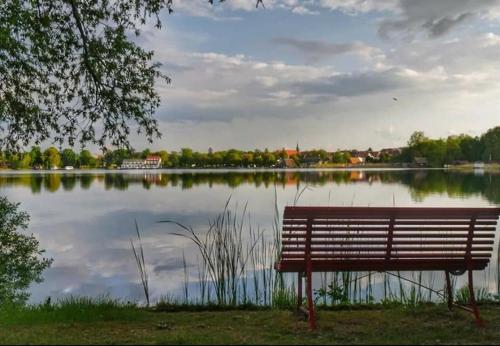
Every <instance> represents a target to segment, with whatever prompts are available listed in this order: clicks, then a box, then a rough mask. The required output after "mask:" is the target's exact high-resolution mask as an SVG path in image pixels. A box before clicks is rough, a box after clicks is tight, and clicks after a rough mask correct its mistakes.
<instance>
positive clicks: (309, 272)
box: [306, 267, 316, 330]
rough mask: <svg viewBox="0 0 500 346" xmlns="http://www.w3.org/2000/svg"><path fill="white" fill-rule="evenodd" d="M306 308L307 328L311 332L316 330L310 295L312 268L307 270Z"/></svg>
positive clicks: (312, 300) (311, 294)
mask: <svg viewBox="0 0 500 346" xmlns="http://www.w3.org/2000/svg"><path fill="white" fill-rule="evenodd" d="M307 269H308V270H307V273H306V274H307V287H306V290H307V308H308V310H309V327H310V328H311V330H315V329H316V312H315V311H314V299H313V293H312V270H311V269H312V268H310V267H309V268H307Z"/></svg>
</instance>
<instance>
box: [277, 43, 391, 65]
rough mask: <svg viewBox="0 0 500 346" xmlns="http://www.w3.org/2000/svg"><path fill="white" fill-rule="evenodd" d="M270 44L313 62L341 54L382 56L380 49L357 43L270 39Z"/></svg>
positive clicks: (368, 56) (366, 57) (365, 56)
mask: <svg viewBox="0 0 500 346" xmlns="http://www.w3.org/2000/svg"><path fill="white" fill-rule="evenodd" d="M272 43H274V44H278V45H282V46H287V47H290V48H293V49H295V50H297V51H299V52H300V53H302V54H304V55H305V56H307V57H309V58H311V59H313V60H318V59H320V58H326V57H332V56H335V55H341V54H355V55H358V56H361V57H363V58H365V59H370V58H376V56H377V55H379V56H381V55H383V53H382V51H381V50H380V49H378V48H375V47H372V46H369V45H367V44H365V43H363V42H359V41H354V42H347V43H332V42H327V41H320V40H303V39H296V38H287V37H279V38H274V39H272Z"/></svg>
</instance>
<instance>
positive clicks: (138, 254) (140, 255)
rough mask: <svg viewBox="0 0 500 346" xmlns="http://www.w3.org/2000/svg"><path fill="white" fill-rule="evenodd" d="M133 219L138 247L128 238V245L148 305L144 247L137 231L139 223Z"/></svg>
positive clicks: (147, 278) (147, 279)
mask: <svg viewBox="0 0 500 346" xmlns="http://www.w3.org/2000/svg"><path fill="white" fill-rule="evenodd" d="M134 221H135V231H136V234H137V239H138V242H139V245H138V247H137V248H136V246H135V245H134V241H133V240H132V239H130V245H131V246H132V252H133V253H134V258H135V262H136V263H137V269H138V270H139V275H140V276H141V284H142V288H143V291H144V296H145V297H146V304H147V306H148V307H149V277H148V271H147V268H146V260H145V259H144V248H143V246H142V239H141V232H140V231H139V225H138V224H137V220H134Z"/></svg>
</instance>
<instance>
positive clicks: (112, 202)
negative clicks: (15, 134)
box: [0, 170, 500, 301]
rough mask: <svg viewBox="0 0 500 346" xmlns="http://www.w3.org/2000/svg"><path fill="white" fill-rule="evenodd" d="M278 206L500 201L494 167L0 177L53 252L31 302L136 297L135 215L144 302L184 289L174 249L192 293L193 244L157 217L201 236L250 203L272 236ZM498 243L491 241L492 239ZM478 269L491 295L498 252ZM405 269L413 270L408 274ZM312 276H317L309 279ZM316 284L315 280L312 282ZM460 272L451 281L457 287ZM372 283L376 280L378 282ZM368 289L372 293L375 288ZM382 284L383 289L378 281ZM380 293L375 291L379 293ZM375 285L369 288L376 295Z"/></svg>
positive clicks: (433, 280)
mask: <svg viewBox="0 0 500 346" xmlns="http://www.w3.org/2000/svg"><path fill="white" fill-rule="evenodd" d="M275 186H276V192H277V198H278V201H277V205H278V210H279V212H280V213H281V212H282V211H283V208H284V206H285V205H290V204H291V203H293V201H294V199H295V196H296V194H297V191H301V190H302V188H303V187H305V186H310V187H311V189H308V190H307V191H306V192H305V193H304V194H303V195H302V196H301V197H300V204H303V205H357V206H367V205H373V206H375V205H377V206H391V205H393V203H394V201H395V203H396V205H398V206H417V205H419V206H420V205H421V206H433V207H435V206H450V207H451V206H454V207H461V206H477V207H483V206H489V205H500V174H499V173H496V174H494V173H488V172H484V173H483V175H477V174H474V173H464V172H452V171H446V170H378V171H376V170H365V171H363V170H351V171H348V170H345V171H333V170H324V171H261V170H259V171H129V172H124V171H120V172H118V171H91V172H80V171H71V172H53V173H52V172H30V173H25V172H22V173H13V172H4V173H2V174H0V193H1V194H2V195H6V196H7V197H8V198H9V200H11V201H14V202H21V207H22V209H24V210H26V211H27V212H28V213H29V214H30V216H31V223H30V229H29V230H28V231H29V232H30V233H31V232H33V233H34V234H35V235H36V236H37V237H38V239H39V240H40V244H41V246H42V247H43V248H45V249H46V250H47V255H48V256H50V257H53V258H54V260H55V261H54V263H53V266H52V268H50V269H49V270H47V271H46V272H45V274H44V276H45V282H44V283H42V284H40V285H34V286H33V287H32V289H31V292H32V300H33V301H43V300H44V299H45V298H46V297H47V296H51V297H53V298H57V297H60V296H64V295H68V294H75V295H90V296H96V295H106V294H109V295H111V296H112V297H115V298H122V299H134V300H135V299H137V300H140V299H141V298H142V293H141V288H140V280H139V276H138V273H137V268H136V263H135V260H134V258H133V255H132V252H131V249H130V239H131V238H134V237H135V226H134V220H137V221H138V222H139V225H140V227H141V233H142V239H143V242H144V251H145V256H146V262H147V265H148V269H149V273H150V279H151V283H150V289H151V295H152V299H157V298H158V297H159V296H162V295H168V294H173V295H176V294H182V293H180V292H182V286H183V282H184V281H185V277H184V269H183V260H182V255H183V253H185V255H186V261H187V266H188V275H189V282H190V285H192V286H193V287H190V290H191V291H192V292H193V293H194V292H195V291H196V289H197V288H196V287H197V282H198V270H197V268H198V263H199V262H198V258H197V251H196V249H195V248H194V246H193V245H192V244H191V243H189V241H187V240H185V239H183V238H179V237H175V236H172V235H170V234H169V233H172V232H175V231H178V230H177V229H175V228H173V227H170V226H169V225H167V224H159V223H158V222H157V221H159V220H165V219H170V220H176V221H179V222H182V223H184V224H187V225H191V226H193V228H194V229H195V230H196V231H197V232H199V233H200V234H202V233H203V232H206V231H207V221H208V219H209V218H213V217H214V216H215V215H216V214H218V213H219V212H220V211H221V210H222V208H223V207H224V205H225V203H226V201H227V198H228V197H229V196H231V198H232V201H233V204H234V205H236V204H238V205H239V208H240V210H241V208H242V206H243V205H244V204H245V203H247V202H248V211H249V213H250V214H251V221H252V224H253V226H255V227H261V228H262V229H263V230H265V232H266V233H265V234H266V239H268V240H270V239H272V224H273V220H274V216H275V214H274V210H275V189H274V187H275ZM497 244H498V239H497ZM493 256H494V257H493V259H492V263H491V264H490V266H489V267H488V268H487V269H486V270H485V271H482V272H478V273H476V275H475V276H476V279H477V286H478V287H485V288H487V290H488V291H490V292H492V293H498V292H499V288H500V281H499V280H498V278H499V273H498V270H500V267H499V266H498V263H497V261H498V256H497V254H496V252H495V254H494V255H493ZM441 274H442V273H436V274H434V273H427V274H425V280H426V282H427V281H428V283H429V285H431V286H433V287H437V288H441V287H442V285H441V284H442V282H441V277H442V275H441ZM409 275H413V274H412V273H410V274H409ZM317 279H318V280H319V277H318V278H317ZM317 283H319V281H318V282H317ZM462 284H463V279H462V278H459V279H457V287H460V286H461V285H462ZM376 287H379V286H376ZM376 287H375V288H374V289H375V290H376V292H380V291H381V290H382V288H376ZM380 287H383V286H380ZM377 290H378V291H377ZM376 292H375V295H378V294H377V293H376Z"/></svg>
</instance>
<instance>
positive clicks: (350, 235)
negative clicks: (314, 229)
mask: <svg viewBox="0 0 500 346" xmlns="http://www.w3.org/2000/svg"><path fill="white" fill-rule="evenodd" d="M281 237H282V238H283V239H289V238H305V237H306V234H305V233H293V234H289V233H284V234H282V235H281ZM467 237H468V233H464V232H461V233H446V234H436V233H429V234H422V233H405V234H402V233H394V238H417V239H425V238H467ZM311 238H312V239H316V238H333V239H336V238H341V239H344V238H346V239H349V238H387V232H385V233H336V234H328V233H324V234H321V233H315V234H314V233H313V234H312V235H311ZM474 238H495V234H494V233H485V234H476V233H475V234H474Z"/></svg>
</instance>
